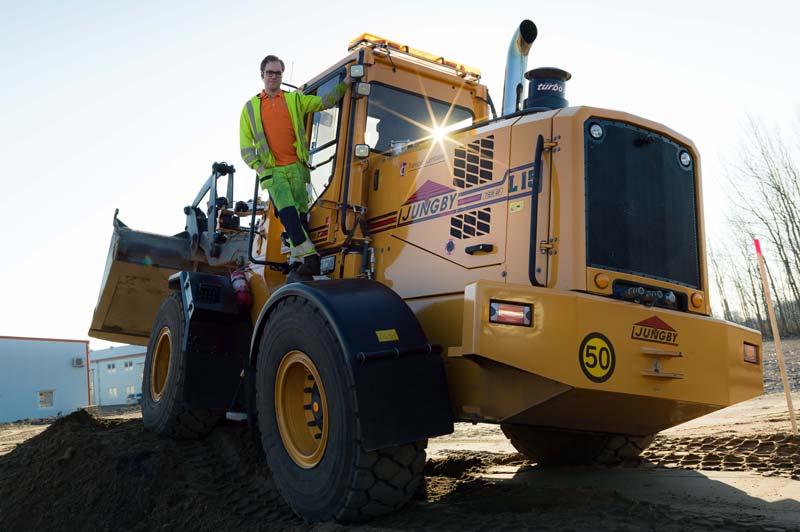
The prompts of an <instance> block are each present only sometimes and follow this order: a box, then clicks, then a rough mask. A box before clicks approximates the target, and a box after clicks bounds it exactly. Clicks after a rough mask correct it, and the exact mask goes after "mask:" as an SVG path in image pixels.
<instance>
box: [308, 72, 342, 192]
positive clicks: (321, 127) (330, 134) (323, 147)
mask: <svg viewBox="0 0 800 532" xmlns="http://www.w3.org/2000/svg"><path fill="white" fill-rule="evenodd" d="M340 77H341V76H339V75H337V76H335V77H333V78H331V79H329V80H327V81H325V82H324V83H323V84H322V85H320V86H319V87H317V89H316V90H315V91H314V94H318V95H320V96H322V95H324V94H327V93H329V92H330V91H331V90H333V87H334V86H335V85H336V84H337V83H339V80H340ZM340 109H341V100H340V101H339V103H337V104H336V106H335V107H332V108H330V109H325V110H324V111H319V112H317V113H314V115H313V117H312V118H311V139H310V141H309V148H310V149H309V155H310V157H309V163H310V164H311V168H312V170H311V188H312V190H311V195H310V196H311V201H312V202H314V201H315V200H316V199H317V198H318V197H319V196H320V194H322V192H323V191H324V190H325V189H326V188H327V187H328V183H330V181H331V176H332V175H333V169H334V168H335V166H336V145H337V138H336V132H337V130H338V127H339V112H340Z"/></svg>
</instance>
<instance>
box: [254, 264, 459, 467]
mask: <svg viewBox="0 0 800 532" xmlns="http://www.w3.org/2000/svg"><path fill="white" fill-rule="evenodd" d="M289 296H297V297H302V298H305V299H307V300H309V301H311V302H313V304H314V305H316V306H317V307H318V308H319V309H320V311H321V312H322V313H323V315H324V316H325V318H326V319H327V320H328V321H329V322H330V324H331V326H332V328H333V331H334V333H335V334H336V336H337V338H338V340H339V342H340V344H341V346H342V350H343V352H344V360H343V361H342V363H343V364H347V366H348V368H349V369H350V373H351V375H352V379H353V383H354V384H355V389H356V401H357V407H358V412H359V423H360V426H361V437H362V445H363V446H364V448H365V449H366V450H368V451H372V450H376V449H381V448H385V447H391V446H395V445H401V444H404V443H409V442H413V441H418V440H421V439H425V438H429V437H433V436H441V435H443V434H449V433H451V432H453V415H452V411H451V408H450V400H449V395H448V392H447V382H446V380H445V373H444V363H443V361H442V357H441V348H440V347H438V346H432V345H431V344H429V343H428V341H427V339H426V338H425V333H424V332H423V330H422V327H420V325H419V322H418V321H417V318H416V316H414V313H413V312H412V311H411V309H410V308H409V307H408V305H406V303H405V301H403V300H402V299H401V298H400V296H398V295H397V294H396V293H395V292H393V291H392V290H391V289H389V288H388V287H386V286H384V285H382V284H380V283H377V282H375V281H369V280H366V279H341V280H330V281H321V282H309V283H292V284H288V285H285V286H283V287H281V288H280V289H278V290H277V291H276V292H275V293H274V294H272V296H271V297H270V299H269V301H267V304H266V305H264V308H263V309H262V310H261V314H260V315H259V317H258V321H257V322H256V325H255V331H256V334H255V335H254V336H253V342H252V344H251V346H250V364H251V367H254V365H255V361H256V356H257V351H258V346H259V344H260V341H261V333H262V331H263V330H264V325H265V324H266V323H267V320H269V317H270V314H271V313H272V310H273V309H274V308H275V306H276V305H277V304H278V302H279V301H281V300H282V299H284V298H286V297H289Z"/></svg>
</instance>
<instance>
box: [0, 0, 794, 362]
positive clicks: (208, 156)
mask: <svg viewBox="0 0 800 532" xmlns="http://www.w3.org/2000/svg"><path fill="white" fill-rule="evenodd" d="M501 6H502V9H501ZM1 12H2V17H0V67H1V68H2V83H0V96H2V97H0V117H2V122H0V124H1V125H0V153H1V154H2V162H3V167H2V171H1V172H0V179H2V185H3V186H2V190H3V192H4V194H3V195H2V196H0V212H2V213H3V220H4V223H3V228H4V229H3V232H2V240H0V246H1V247H0V249H2V251H0V259H1V260H0V274H1V275H2V277H0V279H2V285H0V297H1V298H2V305H0V335H11V336H39V337H58V338H72V339H85V338H87V336H86V331H87V330H88V328H89V323H90V320H91V316H92V312H93V310H94V305H95V302H96V299H97V295H98V290H99V287H100V280H101V276H102V272H103V267H104V265H105V260H106V255H107V252H108V244H109V240H110V236H111V230H112V226H111V220H112V217H113V213H114V209H115V208H119V209H120V218H121V219H122V220H123V221H124V222H125V223H127V224H128V225H130V226H131V227H134V228H136V229H141V230H147V231H151V232H157V233H164V234H174V233H177V232H179V231H181V230H182V229H183V226H184V221H185V220H184V216H183V213H182V207H183V206H184V205H186V204H187V203H189V202H190V201H191V199H193V198H194V196H195V194H196V192H197V190H198V188H199V186H200V185H201V183H202V181H203V180H204V179H205V178H206V177H208V175H209V173H210V164H211V163H212V162H213V161H214V160H226V161H228V162H233V163H234V164H235V165H236V166H237V167H238V168H240V170H241V169H244V168H246V167H245V165H244V164H243V163H242V162H241V161H240V159H239V156H238V151H239V150H238V117H239V112H240V110H241V106H242V104H243V103H244V101H245V100H246V99H247V98H248V97H249V96H251V95H252V94H254V93H255V92H257V91H258V90H259V89H260V87H261V82H260V79H259V77H258V64H259V62H260V60H261V58H262V57H263V56H264V55H266V54H267V53H276V54H277V55H279V56H281V57H283V58H284V59H285V61H286V63H287V72H290V73H291V81H292V82H294V83H295V84H300V83H302V82H304V81H306V80H308V79H309V78H311V77H312V76H314V75H315V74H317V73H318V72H319V71H321V70H323V69H325V68H326V67H328V66H329V65H330V64H331V63H333V62H335V61H336V60H338V59H340V58H341V57H343V56H344V55H345V53H346V46H347V43H348V42H349V41H350V40H351V39H353V38H354V37H356V36H357V35H360V34H361V33H364V32H371V33H375V34H377V35H381V36H384V37H387V38H390V39H393V40H395V41H399V42H402V43H405V44H408V45H410V46H413V47H415V48H418V49H421V50H425V51H429V52H431V53H435V54H438V55H443V56H445V57H448V58H452V59H453V60H456V61H459V62H462V63H465V64H468V65H470V66H475V67H477V68H480V69H481V71H482V73H483V82H484V83H486V84H487V85H488V86H489V90H490V92H491V93H492V95H493V97H494V100H495V102H496V103H497V105H499V104H500V102H501V101H502V84H503V71H504V61H505V53H506V50H507V48H508V42H509V40H510V38H511V35H512V33H513V31H514V29H515V28H516V25H517V24H519V22H520V21H521V20H522V19H524V18H530V19H532V20H533V21H534V22H535V23H536V24H537V26H538V28H539V37H538V39H537V41H536V43H534V46H533V48H532V50H531V53H530V58H529V61H528V65H529V68H533V67H536V66H558V67H561V68H564V69H566V70H568V71H570V72H571V73H572V74H573V79H572V81H570V83H569V85H568V94H567V97H568V99H569V100H570V102H571V104H573V105H593V106H598V107H607V108H612V109H619V110H624V111H627V112H630V113H633V114H637V115H640V116H643V117H646V118H649V119H652V120H656V121H658V122H662V123H664V124H667V125H668V126H670V127H672V128H673V129H675V130H677V131H680V132H681V133H683V134H685V135H687V136H688V137H690V138H692V139H693V140H694V141H695V143H696V144H697V146H698V148H699V149H700V151H701V153H702V155H703V160H702V162H703V171H704V176H705V194H706V203H707V208H708V214H709V217H710V221H711V223H712V227H711V230H712V232H714V231H720V230H721V229H720V224H721V223H722V220H723V216H722V214H721V211H722V207H721V201H720V199H721V197H722V189H721V187H720V184H719V183H720V178H721V175H722V172H723V170H724V167H723V164H722V162H723V161H724V160H725V158H731V157H732V156H733V155H734V154H735V148H736V145H737V143H739V142H741V141H743V140H744V128H743V125H744V123H745V121H746V116H747V115H748V114H750V115H753V116H754V117H756V118H759V119H762V120H763V121H764V122H765V123H766V124H769V125H779V126H781V127H785V128H789V127H792V126H793V125H794V124H795V123H796V119H797V114H798V106H799V105H800V93H798V90H797V87H800V72H798V68H797V59H796V55H797V52H798V51H799V50H800V37H798V32H797V20H798V19H799V18H800V17H798V15H800V8H798V7H797V4H796V3H795V2H789V1H770V0H765V1H761V2H758V3H753V2H744V1H729V2H723V1H713V2H698V1H691V2H690V1H684V0H678V1H672V2H659V3H655V2H641V1H607V2H594V1H571V0H566V1H561V2H548V3H545V2H529V1H525V2H523V1H504V2H495V3H492V2H485V1H480V2H477V1H460V2H453V1H447V0H445V1H439V2H432V1H430V0H427V1H424V2H423V1H417V0H409V1H406V2H402V3H400V2H369V3H366V2H365V3H346V4H341V3H335V2H330V1H329V2H280V3H275V2H254V1H241V2H239V1H231V2H213V1H208V0H200V1H193V2H184V3H182V5H181V4H179V3H178V2H154V1H147V0H144V1H140V2H125V3H122V2H102V1H100V0H96V1H72V2H58V1H56V0H52V1H36V0H34V1H30V2H25V3H22V2H11V1H9V0H2V11H1ZM286 79H287V80H289V76H287V77H286ZM239 175H240V176H241V178H245V179H244V180H242V181H245V182H246V183H247V186H243V187H242V188H241V189H240V188H239V187H237V191H238V194H237V196H238V197H240V198H242V199H243V198H244V196H246V194H247V192H248V191H249V189H250V182H251V176H250V175H249V173H248V172H244V171H240V172H239ZM106 345H107V343H105V342H99V341H97V340H92V347H93V348H99V347H105V346H106Z"/></svg>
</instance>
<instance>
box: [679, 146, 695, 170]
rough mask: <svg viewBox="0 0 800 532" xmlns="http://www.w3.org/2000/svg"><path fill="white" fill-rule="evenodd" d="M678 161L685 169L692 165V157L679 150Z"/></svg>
mask: <svg viewBox="0 0 800 532" xmlns="http://www.w3.org/2000/svg"><path fill="white" fill-rule="evenodd" d="M678 159H679V160H680V162H681V165H682V166H684V167H686V168H689V166H691V164H692V156H691V155H690V154H689V152H688V151H686V150H681V153H680V154H678Z"/></svg>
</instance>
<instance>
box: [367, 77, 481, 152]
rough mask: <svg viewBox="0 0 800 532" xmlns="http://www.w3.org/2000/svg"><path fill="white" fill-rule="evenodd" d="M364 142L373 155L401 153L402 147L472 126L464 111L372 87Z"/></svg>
mask: <svg viewBox="0 0 800 532" xmlns="http://www.w3.org/2000/svg"><path fill="white" fill-rule="evenodd" d="M371 85H372V91H371V93H370V95H369V105H368V106H367V130H366V134H365V140H366V142H367V144H369V147H370V148H372V149H373V150H374V151H377V152H397V151H402V150H403V149H404V147H405V145H406V144H408V143H411V142H416V141H418V140H422V139H426V138H431V137H433V138H440V137H442V136H444V135H445V134H446V133H447V132H449V131H453V130H456V129H460V128H462V127H466V126H469V125H470V124H472V119H473V116H472V112H471V111H470V110H469V109H465V108H464V107H456V106H454V105H452V104H449V103H445V102H440V101H438V100H433V99H431V98H426V97H424V96H422V95H418V94H413V93H410V92H406V91H403V90H399V89H394V88H392V87H387V86H385V85H380V84H378V83H372V84H371Z"/></svg>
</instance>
